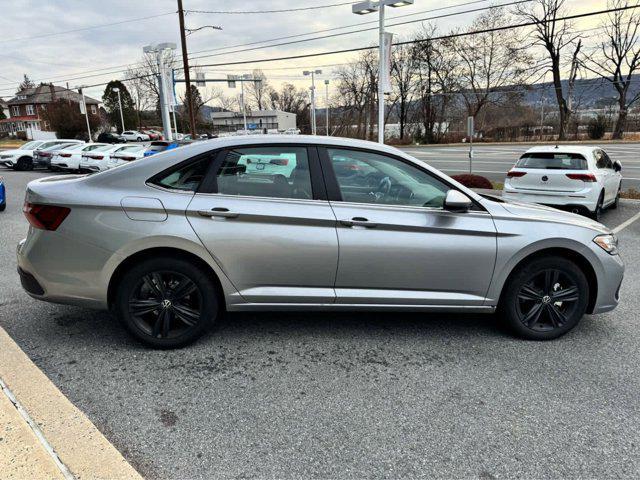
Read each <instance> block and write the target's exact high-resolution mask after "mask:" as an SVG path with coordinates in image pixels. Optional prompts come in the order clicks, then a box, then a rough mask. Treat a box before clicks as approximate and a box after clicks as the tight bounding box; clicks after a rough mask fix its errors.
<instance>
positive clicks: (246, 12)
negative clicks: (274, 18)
mask: <svg viewBox="0 0 640 480" xmlns="http://www.w3.org/2000/svg"><path fill="white" fill-rule="evenodd" d="M353 3H354V2H341V3H330V4H328V5H316V6H314V7H299V8H284V9H281V10H185V11H184V13H185V14H188V13H205V14H206V13H215V14H218V15H252V14H256V13H258V14H262V13H288V12H302V11H305V10H320V9H322V8H331V7H341V6H343V5H352V4H353Z"/></svg>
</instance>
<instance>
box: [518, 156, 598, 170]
mask: <svg viewBox="0 0 640 480" xmlns="http://www.w3.org/2000/svg"><path fill="white" fill-rule="evenodd" d="M516 167H518V168H539V169H542V170H586V169H587V160H586V159H585V158H584V157H583V156H582V155H580V154H579V153H554V152H530V153H525V154H524V155H522V156H521V157H520V160H518V161H517V162H516Z"/></svg>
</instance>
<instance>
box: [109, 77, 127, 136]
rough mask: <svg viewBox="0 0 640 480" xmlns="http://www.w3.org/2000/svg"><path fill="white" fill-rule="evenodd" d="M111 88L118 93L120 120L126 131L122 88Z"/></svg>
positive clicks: (123, 129)
mask: <svg viewBox="0 0 640 480" xmlns="http://www.w3.org/2000/svg"><path fill="white" fill-rule="evenodd" d="M111 90H112V91H114V92H116V93H117V94H118V106H119V107H120V121H121V122H122V131H123V132H124V131H125V130H126V129H125V128H124V115H123V114H122V99H121V98H120V89H119V88H118V87H114V88H112V89H111Z"/></svg>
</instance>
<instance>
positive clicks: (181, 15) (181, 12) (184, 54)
mask: <svg viewBox="0 0 640 480" xmlns="http://www.w3.org/2000/svg"><path fill="white" fill-rule="evenodd" d="M178 19H179V21H180V44H181V46H182V66H183V67H184V80H185V84H186V86H187V95H186V97H187V106H188V109H189V127H190V130H191V138H196V117H195V115H194V112H193V103H192V102H191V76H190V75H189V57H187V38H186V34H185V31H184V9H183V8H182V0H178Z"/></svg>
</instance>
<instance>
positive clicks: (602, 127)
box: [588, 115, 607, 140]
mask: <svg viewBox="0 0 640 480" xmlns="http://www.w3.org/2000/svg"><path fill="white" fill-rule="evenodd" d="M606 130H607V119H606V118H605V116H604V115H598V116H597V117H596V118H592V119H591V120H590V121H589V127H588V132H589V138H590V139H591V140H600V139H601V138H602V137H604V133H605V131H606Z"/></svg>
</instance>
